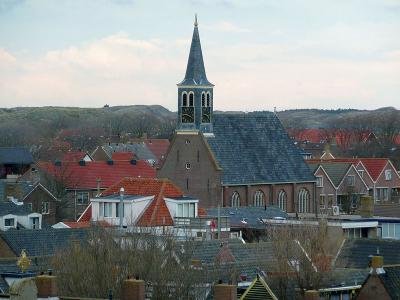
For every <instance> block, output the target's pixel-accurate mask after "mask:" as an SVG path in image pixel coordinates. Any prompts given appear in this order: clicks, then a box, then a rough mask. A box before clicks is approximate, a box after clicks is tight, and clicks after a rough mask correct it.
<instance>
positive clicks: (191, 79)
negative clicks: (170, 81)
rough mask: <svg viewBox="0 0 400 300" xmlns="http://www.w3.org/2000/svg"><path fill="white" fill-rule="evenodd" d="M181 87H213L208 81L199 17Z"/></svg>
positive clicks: (195, 25)
mask: <svg viewBox="0 0 400 300" xmlns="http://www.w3.org/2000/svg"><path fill="white" fill-rule="evenodd" d="M179 85H207V86H213V84H212V83H210V82H209V81H208V80H207V76H206V70H205V68H204V61H203V53H202V51H201V44H200V36H199V29H198V26H197V17H196V20H195V24H194V29H193V36H192V43H191V45H190V53H189V58H188V62H187V67H186V74H185V78H184V79H183V81H182V82H181V83H179V84H178V86H179Z"/></svg>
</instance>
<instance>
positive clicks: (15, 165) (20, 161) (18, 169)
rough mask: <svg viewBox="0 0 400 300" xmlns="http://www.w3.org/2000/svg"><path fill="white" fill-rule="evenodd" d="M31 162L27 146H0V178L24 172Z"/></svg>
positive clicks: (31, 158)
mask: <svg viewBox="0 0 400 300" xmlns="http://www.w3.org/2000/svg"><path fill="white" fill-rule="evenodd" d="M32 163H33V157H32V154H31V153H30V152H29V150H28V149H27V148H22V147H0V179H4V178H7V177H9V176H15V175H21V174H23V173H25V172H26V171H27V170H28V169H29V168H30V166H31V164H32Z"/></svg>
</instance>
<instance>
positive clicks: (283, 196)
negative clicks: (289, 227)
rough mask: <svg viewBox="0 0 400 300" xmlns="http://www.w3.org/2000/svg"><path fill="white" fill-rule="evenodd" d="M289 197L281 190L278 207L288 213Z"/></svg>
mask: <svg viewBox="0 0 400 300" xmlns="http://www.w3.org/2000/svg"><path fill="white" fill-rule="evenodd" d="M286 202H287V195H286V192H285V191H284V190H280V191H279V193H278V206H279V208H280V209H281V210H283V211H286Z"/></svg>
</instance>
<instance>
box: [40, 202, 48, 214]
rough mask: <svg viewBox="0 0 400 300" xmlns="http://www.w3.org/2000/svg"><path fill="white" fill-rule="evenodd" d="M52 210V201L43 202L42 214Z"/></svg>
mask: <svg viewBox="0 0 400 300" xmlns="http://www.w3.org/2000/svg"><path fill="white" fill-rule="evenodd" d="M49 212H50V203H49V202H42V214H48V213H49Z"/></svg>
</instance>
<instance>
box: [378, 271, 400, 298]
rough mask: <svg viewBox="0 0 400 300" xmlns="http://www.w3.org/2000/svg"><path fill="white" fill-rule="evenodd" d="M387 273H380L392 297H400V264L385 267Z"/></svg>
mask: <svg viewBox="0 0 400 300" xmlns="http://www.w3.org/2000/svg"><path fill="white" fill-rule="evenodd" d="M383 269H384V270H385V274H380V275H379V277H380V278H381V280H382V282H383V284H384V286H385V288H386V291H387V292H388V293H389V295H390V296H391V297H392V299H400V266H390V267H385V266H384V267H383Z"/></svg>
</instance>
